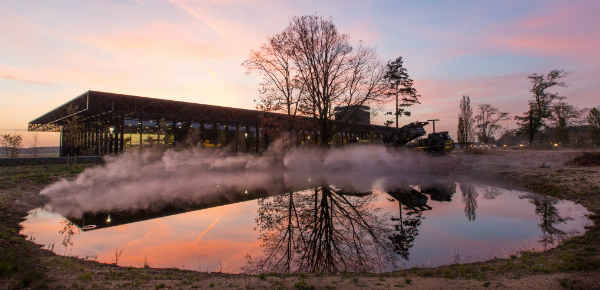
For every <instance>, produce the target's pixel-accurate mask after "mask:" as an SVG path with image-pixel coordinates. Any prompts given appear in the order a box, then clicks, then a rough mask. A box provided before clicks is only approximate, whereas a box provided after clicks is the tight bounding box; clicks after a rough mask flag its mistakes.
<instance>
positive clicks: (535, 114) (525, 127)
mask: <svg viewBox="0 0 600 290" xmlns="http://www.w3.org/2000/svg"><path fill="white" fill-rule="evenodd" d="M568 75H569V72H565V71H564V70H552V71H550V73H548V74H547V75H543V74H542V75H538V74H532V75H530V76H528V77H527V78H528V79H530V82H531V84H532V87H531V89H530V90H529V91H530V92H532V93H533V100H531V101H529V110H528V111H527V112H525V113H524V114H523V116H515V120H517V124H518V125H519V127H520V128H519V130H518V131H517V133H518V134H528V135H529V144H532V145H533V136H534V134H535V133H537V132H539V131H540V130H541V129H542V128H543V127H544V126H545V120H547V119H549V118H551V117H552V112H551V105H552V102H553V101H554V100H562V99H564V97H562V96H559V95H558V93H549V92H546V89H549V88H551V87H554V86H558V87H567V84H566V83H565V82H559V81H558V80H559V79H561V78H564V77H566V76H568Z"/></svg>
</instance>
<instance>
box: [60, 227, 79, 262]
mask: <svg viewBox="0 0 600 290" xmlns="http://www.w3.org/2000/svg"><path fill="white" fill-rule="evenodd" d="M60 224H61V225H63V226H64V228H63V229H62V230H60V231H58V233H59V234H61V235H64V237H63V241H62V245H63V246H64V247H65V254H66V253H67V249H68V247H69V246H71V249H73V240H72V238H73V236H74V235H75V234H79V228H78V227H77V226H76V225H75V224H74V223H72V222H71V221H69V220H67V219H64V220H62V221H60Z"/></svg>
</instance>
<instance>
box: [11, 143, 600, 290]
mask: <svg viewBox="0 0 600 290" xmlns="http://www.w3.org/2000/svg"><path fill="white" fill-rule="evenodd" d="M580 154H581V152H571V151H557V150H553V151H546V152H545V151H527V150H518V151H512V150H501V149H500V150H487V151H482V152H478V154H470V153H468V152H467V153H465V152H457V153H454V154H453V155H449V156H445V157H432V158H438V161H439V162H436V163H435V164H436V167H435V168H432V169H431V170H432V171H435V172H436V173H438V174H444V175H451V176H454V177H455V178H457V180H459V181H467V180H469V179H474V180H480V181H485V182H489V183H492V184H493V183H496V184H498V185H502V186H506V187H513V188H520V189H524V190H529V191H532V192H535V193H540V194H546V195H550V196H554V197H559V198H563V199H569V200H572V201H575V202H577V203H580V204H582V205H583V206H585V207H586V208H587V209H588V210H589V211H590V212H592V213H593V214H591V215H590V216H589V218H590V219H592V220H594V224H595V225H594V226H592V227H589V228H588V229H587V232H586V233H585V234H584V235H583V236H580V237H575V238H572V239H570V240H569V241H567V242H565V243H563V244H561V245H559V246H558V247H557V248H554V249H551V250H548V251H544V252H541V253H535V252H523V253H515V255H514V256H513V257H511V258H510V259H496V260H492V261H487V262H483V263H472V264H455V265H449V266H442V267H437V268H414V269H407V270H401V271H396V272H391V273H385V274H373V273H328V274H320V273H311V274H295V275H279V274H263V275H258V276H249V275H243V274H239V275H237V274H236V275H233V274H226V273H204V272H195V271H187V270H179V269H152V268H131V267H129V268H125V267H119V266H117V265H109V264H102V263H97V262H95V261H87V260H82V259H77V258H73V257H63V256H57V255H55V254H54V253H52V252H51V251H49V250H46V249H42V248H41V246H40V245H36V244H35V243H34V242H32V241H28V240H26V238H25V236H22V235H20V234H19V231H20V227H19V223H21V222H22V221H23V219H24V218H25V216H27V212H28V211H29V210H31V209H34V208H36V207H39V206H42V205H43V204H44V202H47V200H44V197H43V196H41V195H39V194H38V193H39V191H40V190H41V189H42V188H43V187H44V186H46V185H48V184H50V183H52V182H54V181H56V180H58V179H59V178H74V177H75V176H76V174H77V173H79V172H81V171H83V170H84V169H85V168H86V166H92V165H77V166H68V165H48V166H15V167H0V289H21V288H27V289H166V288H170V289H197V288H201V289H206V288H214V289H358V288H367V289H391V288H407V289H480V288H481V289H486V288H493V289H600V255H599V250H600V218H599V214H600V167H599V166H580V165H578V164H580V163H578V162H574V163H573V162H572V161H573V160H574V158H575V157H577V156H578V155H580Z"/></svg>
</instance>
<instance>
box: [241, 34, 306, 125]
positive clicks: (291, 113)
mask: <svg viewBox="0 0 600 290" xmlns="http://www.w3.org/2000/svg"><path fill="white" fill-rule="evenodd" d="M288 41H289V39H288V35H287V32H286V31H284V32H282V33H280V34H277V35H274V36H271V37H268V38H267V43H265V44H263V45H261V47H260V49H259V50H258V51H254V50H251V51H250V55H249V56H248V59H247V60H246V61H244V62H243V63H242V66H243V67H245V68H246V74H251V73H256V74H258V75H260V76H262V77H263V82H262V83H261V84H260V88H259V90H258V91H259V93H260V98H259V102H258V104H257V105H256V108H257V109H258V110H261V111H266V112H284V113H286V114H287V116H288V119H287V120H286V121H287V122H286V124H285V127H286V129H287V130H288V132H289V133H290V134H291V133H292V131H293V130H294V124H295V123H296V122H295V119H296V115H297V114H298V112H299V105H300V101H301V98H302V97H303V94H304V83H303V82H301V81H300V80H299V78H298V72H297V70H296V69H295V67H294V64H293V62H292V56H291V53H292V44H291V43H289V42H288Z"/></svg>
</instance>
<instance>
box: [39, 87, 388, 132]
mask: <svg viewBox="0 0 600 290" xmlns="http://www.w3.org/2000/svg"><path fill="white" fill-rule="evenodd" d="M70 106H73V107H75V108H77V109H76V112H75V113H73V114H69V112H68V111H69V107H70ZM107 113H114V114H117V115H123V116H126V117H127V116H132V117H141V118H165V119H176V120H182V121H183V120H205V121H206V122H209V121H210V122H217V123H244V124H256V123H257V122H258V116H259V115H263V114H270V115H276V116H284V115H283V114H276V113H267V112H262V111H256V110H246V109H237V108H229V107H220V106H212V105H205V104H196V103H188V102H180V101H172V100H164V99H155V98H147V97H140V96H131V95H123V94H113V93H105V92H98V91H87V92H85V93H83V94H81V95H79V96H77V97H76V98H74V99H72V100H70V101H68V102H66V103H64V104H63V105H61V106H59V107H58V108H56V109H54V110H52V111H50V112H48V113H46V114H44V115H43V116H41V117H39V118H37V119H35V120H33V121H31V122H29V126H28V130H29V131H60V130H61V128H62V126H63V125H65V123H66V122H65V121H66V118H68V117H70V116H71V115H74V114H77V115H80V116H82V117H83V118H89V117H95V116H98V115H102V114H107ZM353 125H359V124H353ZM363 126H365V127H370V128H377V129H378V130H379V131H391V129H392V128H388V127H384V126H377V125H363ZM363 126H360V125H359V126H356V127H363Z"/></svg>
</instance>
